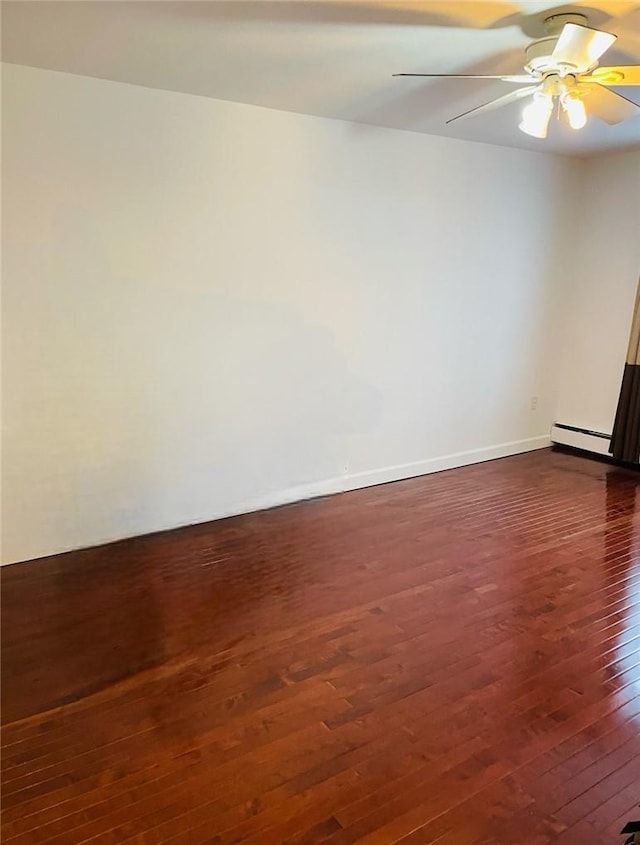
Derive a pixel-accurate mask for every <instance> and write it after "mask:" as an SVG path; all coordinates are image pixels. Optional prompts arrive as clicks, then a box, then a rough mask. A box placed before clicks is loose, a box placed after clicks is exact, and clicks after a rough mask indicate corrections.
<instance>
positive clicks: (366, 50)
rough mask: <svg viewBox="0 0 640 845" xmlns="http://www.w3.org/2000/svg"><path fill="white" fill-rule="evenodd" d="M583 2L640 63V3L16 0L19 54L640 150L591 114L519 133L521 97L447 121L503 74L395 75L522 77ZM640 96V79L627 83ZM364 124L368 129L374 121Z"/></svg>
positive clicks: (16, 57)
mask: <svg viewBox="0 0 640 845" xmlns="http://www.w3.org/2000/svg"><path fill="white" fill-rule="evenodd" d="M571 10H574V11H576V10H580V11H583V12H585V13H586V14H587V15H588V20H589V24H590V25H591V26H595V27H598V28H601V29H607V30H609V31H611V32H615V33H616V34H617V35H618V41H617V42H616V44H615V46H614V48H612V49H611V50H610V51H609V52H608V53H607V55H606V61H605V62H604V64H640V3H633V2H626V0H620V2H616V1H615V0H611V2H598V0H589V5H588V6H587V5H584V6H578V5H566V4H565V5H559V4H557V3H549V2H544V0H538V1H537V2H520V3H507V2H481V0H466V2H457V0H445V2H424V3H410V2H408V3H407V2H384V0H380V2H363V0H350V2H344V0H325V2H315V0H224V2H218V1H217V0H199V1H198V2H191V0H162V2H157V0H137V2H121V1H120V0H102V2H100V1H99V0H90V2H85V1H84V0H70V1H68V2H59V0H44V1H43V2H40V1H39V0H32V2H28V0H27V2H25V0H7V1H6V2H2V58H3V60H4V61H7V62H14V63H18V64H25V65H32V66H35V67H43V68H49V69H53V70H59V71H66V72H68V73H77V74H83V75H86V76H95V77H100V78H103V79H113V80H118V81H121V82H130V83H135V84H138V85H145V86H148V87H152V88H163V89H168V90H171V91H183V92H188V93H192V94H200V95H203V96H206V97H216V98H220V99H224V100H235V101H237V102H242V103H252V104H256V105H261V106H267V107H270V108H275V109H284V110H286V111H295V112H301V113H304V114H312V115H319V116H322V117H331V118H339V119H344V120H350V121H355V122H357V123H360V124H363V125H366V124H373V125H379V126H389V127H395V128H400V129H409V130H413V131H417V132H426V133H430V134H436V135H446V136H450V137H455V138H467V139H470V140H475V141H484V142H488V143H495V144H503V145H508V146H517V147H524V148H528V149H536V150H546V151H554V152H560V153H576V154H587V153H593V152H596V151H603V150H610V149H614V148H626V147H630V146H640V117H636V118H633V119H631V120H628V121H626V122H625V123H622V124H619V125H618V126H608V125H606V124H603V123H601V122H599V121H598V120H596V119H595V118H592V119H591V120H590V121H589V123H588V124H587V127H586V128H585V129H583V130H582V131H580V132H573V131H572V130H571V129H569V128H568V127H565V126H564V125H563V124H561V123H559V122H555V121H554V122H553V123H552V126H551V128H550V133H549V138H548V139H547V141H540V140H536V139H533V138H530V137H528V136H527V135H524V134H523V133H522V132H520V131H519V130H518V129H517V124H518V117H519V112H520V110H521V108H522V105H521V104H517V103H516V104H514V105H513V106H507V107H506V108H504V109H501V110H498V111H495V112H491V113H489V114H486V115H482V116H480V117H477V118H474V119H472V120H466V121H460V122H459V123H454V124H451V125H450V126H447V125H446V124H445V120H446V119H447V118H449V117H452V116H454V115H456V114H458V113H460V112H462V111H465V110H466V109H469V108H472V107H473V106H476V105H479V104H481V103H483V102H486V101H487V100H490V99H493V98H494V97H496V96H500V95H501V94H502V93H505V92H507V91H510V90H512V88H513V86H511V85H508V84H506V83H502V82H497V83H493V82H485V81H475V80H419V79H418V80H413V79H403V78H396V79H394V78H392V76H391V75H392V74H393V73H395V72H399V71H405V72H423V73H433V72H436V73H451V72H465V73H503V72H504V73H507V72H508V73H513V72H520V71H521V69H522V65H523V50H524V47H525V45H526V44H527V43H528V42H529V41H531V40H532V39H533V38H535V37H540V36H542V35H543V34H544V32H543V28H542V20H543V19H544V18H545V17H546V16H547V15H549V14H552V13H557V12H560V11H571ZM622 92H623V93H624V94H625V96H627V97H629V98H630V99H632V100H635V101H636V102H638V103H640V87H639V88H625V89H623V90H622V91H621V93H622ZM363 131H366V127H365V126H363Z"/></svg>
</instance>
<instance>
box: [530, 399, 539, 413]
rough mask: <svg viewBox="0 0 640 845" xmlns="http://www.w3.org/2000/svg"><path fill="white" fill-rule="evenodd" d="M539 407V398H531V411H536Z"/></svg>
mask: <svg viewBox="0 0 640 845" xmlns="http://www.w3.org/2000/svg"><path fill="white" fill-rule="evenodd" d="M537 407H538V397H537V396H532V397H531V410H532V411H535V410H536V409H537Z"/></svg>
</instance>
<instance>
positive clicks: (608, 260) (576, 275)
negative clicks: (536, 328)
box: [556, 151, 640, 434]
mask: <svg viewBox="0 0 640 845" xmlns="http://www.w3.org/2000/svg"><path fill="white" fill-rule="evenodd" d="M580 167H581V173H580V177H579V181H578V191H579V195H578V208H577V216H576V224H577V227H576V232H575V233H574V237H573V241H574V243H575V250H574V262H573V267H572V269H571V272H569V273H567V285H566V287H565V299H564V302H563V304H562V306H561V308H562V314H563V319H562V337H561V340H560V350H559V354H558V361H559V364H560V376H559V383H558V403H557V412H556V418H557V420H558V421H559V422H562V423H565V424H569V425H575V426H578V427H580V428H587V429H591V430H595V431H601V432H604V433H605V434H610V433H611V430H612V427H613V420H614V418H615V411H616V405H617V402H618V394H619V391H620V382H621V381H622V371H623V369H624V361H625V355H626V351H627V344H628V342H629V330H630V328H631V318H632V315H633V306H634V302H635V294H636V287H637V284H638V276H639V275H640V151H635V152H626V153H618V154H615V155H607V156H602V157H598V158H591V159H586V160H584V161H581V162H580Z"/></svg>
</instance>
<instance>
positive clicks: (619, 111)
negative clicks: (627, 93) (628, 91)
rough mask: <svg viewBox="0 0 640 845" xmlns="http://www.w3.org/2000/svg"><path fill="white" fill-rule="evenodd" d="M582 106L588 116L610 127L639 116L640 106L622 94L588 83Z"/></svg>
mask: <svg viewBox="0 0 640 845" xmlns="http://www.w3.org/2000/svg"><path fill="white" fill-rule="evenodd" d="M580 87H581V86H580ZM584 104H585V106H586V107H587V111H588V112H589V114H595V116H596V117H599V118H600V120H604V122H605V123H610V124H612V125H613V124H614V123H622V121H623V120H627V118H629V117H635V115H637V114H640V106H638V105H637V104H636V103H633V102H631V100H627V98H626V97H623V96H622V94H616V92H615V91H610V90H609V89H608V88H603V86H602V85H597V84H592V83H589V89H588V90H587V91H585V99H584Z"/></svg>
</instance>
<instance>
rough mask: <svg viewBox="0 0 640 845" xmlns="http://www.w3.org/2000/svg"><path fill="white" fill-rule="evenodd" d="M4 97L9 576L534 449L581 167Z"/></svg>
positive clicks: (268, 115)
mask: <svg viewBox="0 0 640 845" xmlns="http://www.w3.org/2000/svg"><path fill="white" fill-rule="evenodd" d="M3 86H4V102H3V111H4V114H3V123H4V125H3V148H4V160H3V165H4V174H3V177H4V187H3V205H4V208H3V211H4V214H3V218H4V230H5V231H4V238H5V251H4V256H3V265H4V266H3V271H4V273H3V277H4V322H5V330H4V453H3V456H4V461H3V472H4V488H3V492H4V495H3V505H4V538H3V552H4V553H3V558H4V561H5V562H8V561H16V560H22V559H27V558H31V557H36V556H41V555H46V554H51V553H54V552H58V551H61V550H66V549H70V548H74V547H79V546H85V545H91V544H96V543H100V542H103V541H106V540H110V539H114V538H119V537H124V536H128V535H133V534H139V533H144V532H148V531H154V530H157V529H161V528H166V527H172V526H175V525H179V524H183V523H189V522H198V521H203V520H207V519H211V518H214V517H218V516H221V515H225V514H229V513H234V512H239V511H243V510H249V509H252V508H256V507H260V506H266V505H269V504H273V503H276V502H280V501H286V500H291V499H295V498H300V497H303V496H306V495H310V494H312V493H314V492H321V491H325V490H335V489H341V488H345V487H352V486H357V485H359V484H367V483H372V482H375V481H380V480H387V479H389V478H397V477H402V476H408V475H411V474H417V473H420V472H425V471H428V470H432V469H438V468H442V467H445V466H453V465H459V464H462V463H467V462H470V461H473V460H479V459H482V458H486V457H491V456H495V455H499V454H508V453H512V452H517V451H521V450H524V449H527V448H533V447H537V446H540V445H543V444H544V443H546V442H547V439H546V438H547V435H548V431H549V425H550V423H551V421H552V416H553V410H554V403H555V384H554V379H553V372H552V368H551V367H550V366H549V362H550V360H551V359H550V355H551V347H550V342H549V336H550V335H549V333H550V331H551V328H550V327H551V325H552V319H553V317H554V315H557V301H558V295H559V294H558V290H559V288H558V285H559V279H560V276H561V275H562V269H563V258H562V255H563V254H562V253H561V252H559V250H560V248H561V247H560V245H561V243H562V241H563V238H562V224H563V219H566V217H567V216H568V215H567V214H566V213H565V212H566V210H567V209H568V208H569V205H568V203H569V204H570V197H571V196H572V191H573V188H574V180H575V177H576V172H575V164H574V163H573V162H570V161H569V160H567V159H560V158H555V157H551V156H546V155H542V154H537V153H530V152H524V151H518V150H514V149H507V148H498V147H491V146H486V145H480V144H472V143H467V142H462V141H454V140H448V139H445V138H439V137H428V136H424V135H419V134H413V133H409V132H402V131H395V130H388V129H375V128H372V127H364V126H357V125H352V124H349V123H345V122H340V121H331V120H325V119H321V118H314V117H308V116H302V115H297V114H290V113H284V112H276V111H271V110H267V109H262V108H256V107H252V106H246V105H240V104H235V103H229V102H221V101H213V100H208V99H205V98H199V97H195V96H188V95H183V94H176V93H170V92H165V91H156V90H149V89H145V88H141V87H135V86H128V85H123V84H120V83H113V82H107V81H102V80H97V79H89V78H84V77H77V76H71V75H65V74H60V73H54V72H48V71H43V70H37V69H32V68H25V67H18V66H11V65H9V66H5V68H4V74H3ZM534 395H535V396H537V397H538V409H537V410H536V411H532V410H531V409H530V400H531V397H532V396H534ZM459 453H464V454H462V455H460V454H459ZM467 453H468V454H467ZM406 465H408V466H406Z"/></svg>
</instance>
